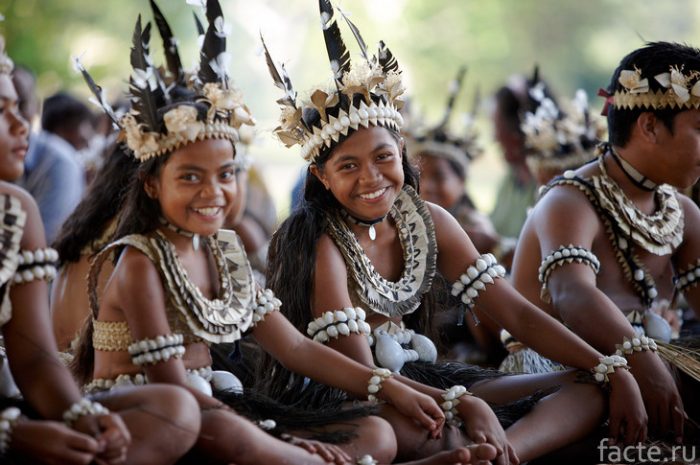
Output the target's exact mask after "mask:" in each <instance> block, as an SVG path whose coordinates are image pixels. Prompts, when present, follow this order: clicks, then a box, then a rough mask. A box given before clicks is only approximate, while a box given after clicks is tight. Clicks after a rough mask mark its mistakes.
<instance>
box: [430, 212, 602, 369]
mask: <svg viewBox="0 0 700 465" xmlns="http://www.w3.org/2000/svg"><path fill="white" fill-rule="evenodd" d="M431 212H432V214H433V220H434V222H435V228H436V234H437V240H438V250H439V251H440V255H439V257H438V268H439V269H440V271H441V272H442V274H443V275H444V276H445V278H446V279H447V280H448V282H450V283H452V282H454V281H456V280H457V279H459V276H460V275H461V274H462V273H464V272H465V271H466V269H467V267H469V266H470V265H473V264H474V262H475V261H476V259H477V258H478V257H479V253H478V252H477V250H476V248H475V247H474V246H473V244H472V243H471V241H470V240H469V237H468V236H467V235H466V234H465V233H464V231H463V230H462V229H461V228H459V225H458V224H456V222H455V221H454V220H453V219H452V218H451V217H450V216H449V215H448V214H447V213H446V212H445V211H444V210H442V209H441V208H439V207H437V206H435V205H431ZM476 307H477V308H478V309H479V310H481V314H483V315H487V316H488V317H490V318H492V319H494V320H496V321H497V322H498V323H499V324H500V325H501V326H502V327H504V328H506V329H507V330H508V331H509V332H510V333H511V334H512V335H513V336H515V337H516V338H518V339H519V340H520V341H522V342H523V343H525V344H527V345H528V346H530V347H532V348H533V349H534V350H536V351H538V352H540V353H541V354H542V355H544V356H546V357H550V358H553V359H555V360H557V361H559V362H561V363H564V364H567V365H570V366H573V367H576V368H581V369H585V370H589V369H591V368H593V367H594V366H595V365H596V364H598V359H599V358H600V357H602V354H600V353H599V352H598V351H596V350H595V349H593V348H592V347H590V346H589V345H588V344H586V343H585V342H584V341H583V340H582V339H581V338H579V337H577V336H576V335H575V334H573V333H571V331H569V330H568V329H567V328H566V327H565V326H564V325H562V324H561V323H560V322H558V321H557V320H556V319H554V318H552V317H551V316H549V315H548V314H547V313H545V312H544V311H543V310H540V309H539V308H537V307H536V306H534V305H533V304H531V303H530V302H529V301H527V299H525V298H524V297H523V296H521V295H520V294H519V293H518V292H517V291H515V289H513V288H512V286H511V285H510V284H509V283H508V282H507V281H506V280H504V279H497V280H496V281H495V283H494V284H492V285H491V284H490V285H487V286H486V289H484V290H483V291H482V292H481V293H480V294H479V297H478V298H477V301H476Z"/></svg>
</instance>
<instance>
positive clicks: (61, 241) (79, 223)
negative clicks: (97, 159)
mask: <svg viewBox="0 0 700 465" xmlns="http://www.w3.org/2000/svg"><path fill="white" fill-rule="evenodd" d="M108 153H109V155H108V156H107V157H106V160H105V163H104V165H102V167H101V168H100V169H99V170H98V171H97V173H96V174H95V178H94V179H93V180H92V182H91V183H90V186H89V187H88V190H87V192H86V193H85V196H84V197H83V199H82V200H81V201H80V203H79V204H78V206H77V207H76V208H75V210H74V211H73V213H72V214H71V215H70V216H69V217H68V219H67V220H66V221H65V222H64V223H63V226H62V227H61V231H60V233H59V235H58V237H57V238H56V240H55V241H54V243H53V247H54V248H55V249H56V250H57V251H58V255H59V258H60V261H61V264H62V265H63V264H65V263H72V262H77V261H78V260H80V255H81V251H82V250H83V249H84V248H85V247H86V246H88V245H89V244H91V243H93V242H95V241H98V240H100V239H101V238H102V236H103V234H104V232H105V230H106V228H107V227H108V225H109V223H110V221H111V220H112V219H113V218H115V217H116V216H117V214H118V213H119V210H120V208H121V207H122V204H123V202H124V197H125V196H126V193H127V187H128V185H129V183H130V182H131V180H132V178H133V177H134V173H135V172H136V169H137V168H138V161H136V159H135V158H134V157H133V156H131V154H130V153H129V152H128V150H126V149H125V148H124V147H123V146H122V145H121V144H116V143H115V144H114V145H113V146H112V147H111V150H110V151H109V152H108Z"/></svg>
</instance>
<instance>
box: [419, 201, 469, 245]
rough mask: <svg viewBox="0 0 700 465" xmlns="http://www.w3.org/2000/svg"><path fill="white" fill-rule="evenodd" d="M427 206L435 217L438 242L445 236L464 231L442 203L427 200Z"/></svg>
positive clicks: (433, 217)
mask: <svg viewBox="0 0 700 465" xmlns="http://www.w3.org/2000/svg"><path fill="white" fill-rule="evenodd" d="M425 206H426V207H427V208H428V211H429V212H430V216H431V217H432V219H433V224H434V225H435V235H436V236H437V240H438V243H440V242H441V241H442V240H441V238H443V237H445V236H447V237H453V236H454V234H460V232H463V231H464V230H463V229H462V226H460V224H459V222H458V221H457V220H456V219H455V217H454V216H452V214H451V213H450V212H448V211H447V210H445V209H444V208H442V207H441V206H440V205H437V204H434V203H431V202H425ZM460 235H461V234H460Z"/></svg>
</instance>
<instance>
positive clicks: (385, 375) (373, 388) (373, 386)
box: [367, 368, 391, 403]
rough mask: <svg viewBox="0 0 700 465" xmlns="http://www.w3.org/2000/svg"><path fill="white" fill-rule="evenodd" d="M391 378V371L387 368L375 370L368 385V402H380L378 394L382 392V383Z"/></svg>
mask: <svg viewBox="0 0 700 465" xmlns="http://www.w3.org/2000/svg"><path fill="white" fill-rule="evenodd" d="M389 378H391V371H389V370H387V369H386V368H375V369H374V370H372V377H371V378H370V379H369V382H368V383H367V400H368V401H370V402H373V403H377V402H379V398H378V397H377V393H378V392H379V391H381V390H382V383H383V382H384V381H386V380H387V379H389Z"/></svg>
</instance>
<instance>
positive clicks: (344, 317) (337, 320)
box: [306, 307, 371, 343]
mask: <svg viewBox="0 0 700 465" xmlns="http://www.w3.org/2000/svg"><path fill="white" fill-rule="evenodd" d="M365 316H366V314H365V311H364V310H362V309H361V308H360V307H355V308H352V307H346V308H344V309H342V310H335V311H328V312H324V313H323V315H321V316H320V317H318V318H316V319H315V320H313V321H312V322H311V323H309V325H308V326H307V327H306V334H308V335H309V336H310V337H311V338H313V340H314V341H316V342H321V343H324V342H328V341H329V340H330V339H331V338H334V339H336V338H338V337H339V336H349V335H350V334H351V333H355V334H364V335H365V336H368V335H369V333H370V332H371V328H370V327H369V324H367V323H366V322H365Z"/></svg>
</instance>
